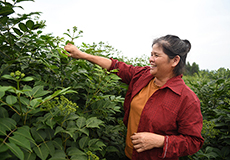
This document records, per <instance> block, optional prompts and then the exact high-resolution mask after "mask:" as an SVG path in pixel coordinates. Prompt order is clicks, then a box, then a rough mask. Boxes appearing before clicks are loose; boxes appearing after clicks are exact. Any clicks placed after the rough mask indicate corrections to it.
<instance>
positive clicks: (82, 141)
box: [79, 136, 90, 149]
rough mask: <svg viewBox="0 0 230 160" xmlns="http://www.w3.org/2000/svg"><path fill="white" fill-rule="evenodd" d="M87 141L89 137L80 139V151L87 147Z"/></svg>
mask: <svg viewBox="0 0 230 160" xmlns="http://www.w3.org/2000/svg"><path fill="white" fill-rule="evenodd" d="M89 140H90V139H89V137H87V136H85V137H83V138H81V139H80V140H79V147H80V148H81V149H84V148H85V147H86V146H87V144H88V142H89Z"/></svg>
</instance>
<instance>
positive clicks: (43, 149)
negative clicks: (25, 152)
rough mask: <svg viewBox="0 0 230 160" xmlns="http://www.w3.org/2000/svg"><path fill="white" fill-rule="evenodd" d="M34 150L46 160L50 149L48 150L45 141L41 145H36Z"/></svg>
mask: <svg viewBox="0 0 230 160" xmlns="http://www.w3.org/2000/svg"><path fill="white" fill-rule="evenodd" d="M33 150H34V152H35V153H36V154H37V156H38V157H39V158H41V159H42V160H45V159H46V158H47V157H48V155H49V151H48V150H47V148H46V146H45V144H44V143H42V144H41V146H35V147H34V148H33Z"/></svg>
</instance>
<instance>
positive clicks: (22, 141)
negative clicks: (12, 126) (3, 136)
mask: <svg viewBox="0 0 230 160" xmlns="http://www.w3.org/2000/svg"><path fill="white" fill-rule="evenodd" d="M9 141H10V142H11V143H14V144H17V145H19V146H21V147H24V148H26V149H28V150H29V151H31V152H32V149H31V148H30V141H29V140H27V139H26V138H25V137H24V136H20V135H15V136H12V137H9Z"/></svg>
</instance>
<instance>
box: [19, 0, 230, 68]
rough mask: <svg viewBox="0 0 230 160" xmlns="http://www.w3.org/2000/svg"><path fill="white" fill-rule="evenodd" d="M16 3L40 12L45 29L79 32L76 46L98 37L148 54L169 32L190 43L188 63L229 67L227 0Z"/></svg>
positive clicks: (136, 54) (127, 53)
mask: <svg viewBox="0 0 230 160" xmlns="http://www.w3.org/2000/svg"><path fill="white" fill-rule="evenodd" d="M21 6H22V7H24V11H23V12H26V13H29V12H35V11H40V12H42V14H41V18H40V19H41V20H46V25H47V27H46V29H45V33H53V35H54V36H61V37H63V36H64V35H63V33H64V32H66V31H67V29H72V28H73V26H76V27H78V29H79V30H83V32H84V33H83V38H80V39H79V42H78V41H75V43H77V45H80V44H81V42H82V41H83V42H85V43H92V42H96V43H98V42H100V41H103V42H108V43H109V44H110V45H112V46H113V47H114V48H115V49H118V50H120V51H122V53H123V54H124V56H127V57H140V56H141V55H143V54H145V55H147V56H149V55H150V52H151V45H152V41H153V39H155V38H158V37H160V36H164V35H166V34H174V35H177V36H179V37H180V38H181V39H188V40H189V41H190V42H191V44H192V49H191V51H190V52H189V54H188V58H187V61H189V62H190V63H193V62H195V63H197V64H198V65H199V67H200V69H208V70H217V69H219V68H220V67H224V68H230V38H229V37H230V1H229V0H35V2H21ZM21 11H22V10H21ZM78 43H79V44H78Z"/></svg>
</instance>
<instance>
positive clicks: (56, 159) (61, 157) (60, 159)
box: [49, 150, 66, 160]
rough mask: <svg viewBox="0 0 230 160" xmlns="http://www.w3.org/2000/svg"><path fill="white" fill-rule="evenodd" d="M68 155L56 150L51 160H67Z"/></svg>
mask: <svg viewBox="0 0 230 160" xmlns="http://www.w3.org/2000/svg"><path fill="white" fill-rule="evenodd" d="M65 157H66V155H65V152H64V151H63V150H56V151H55V153H54V155H53V156H52V157H51V158H50V159H49V160H66V158H65Z"/></svg>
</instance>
